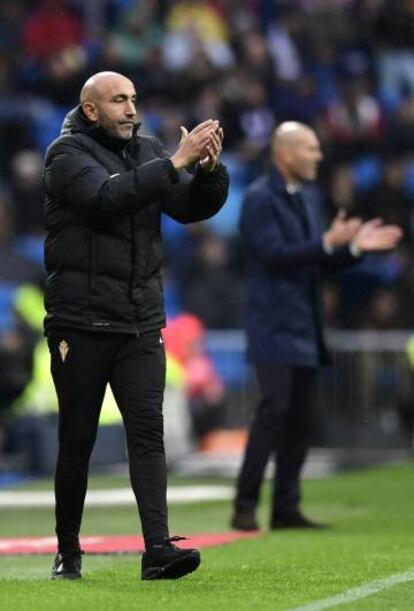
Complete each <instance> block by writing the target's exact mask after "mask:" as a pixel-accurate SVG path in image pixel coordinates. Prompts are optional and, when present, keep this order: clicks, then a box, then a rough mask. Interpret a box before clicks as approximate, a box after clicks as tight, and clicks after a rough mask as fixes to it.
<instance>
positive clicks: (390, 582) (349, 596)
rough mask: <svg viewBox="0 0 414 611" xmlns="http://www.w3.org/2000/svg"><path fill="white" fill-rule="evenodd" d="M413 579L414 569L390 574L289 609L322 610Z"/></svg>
mask: <svg viewBox="0 0 414 611" xmlns="http://www.w3.org/2000/svg"><path fill="white" fill-rule="evenodd" d="M413 580H414V569H410V570H409V571H405V572H404V573H395V575H390V576H389V577H385V578H384V579H378V580H376V581H370V582H368V583H366V584H364V585H363V586H360V587H359V588H352V589H351V590H346V591H345V592H342V593H341V594H337V595H336V596H331V597H330V598H325V599H322V600H315V601H314V602H313V603H309V604H306V605H303V607H295V608H294V609H289V610H288V611H322V609H331V608H332V607H336V606H337V605H344V604H346V603H350V602H353V601H354V600H360V599H361V598H366V597H367V596H371V594H376V593H377V592H380V591H381V590H385V589H386V588H391V587H392V586H396V585H397V584H399V583H406V582H407V581H413Z"/></svg>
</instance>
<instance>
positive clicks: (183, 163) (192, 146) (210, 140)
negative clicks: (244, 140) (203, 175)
mask: <svg viewBox="0 0 414 611" xmlns="http://www.w3.org/2000/svg"><path fill="white" fill-rule="evenodd" d="M180 129H181V140H180V143H179V145H178V149H177V151H176V152H175V153H174V155H172V156H171V157H170V159H171V162H172V164H173V166H174V167H175V169H177V170H181V169H183V168H186V167H188V166H189V165H191V164H192V163H194V162H195V161H200V165H201V167H202V169H203V170H204V171H206V172H212V171H213V170H214V168H215V166H216V163H217V160H218V157H219V155H220V153H221V148H222V147H221V143H222V141H223V130H222V128H221V127H220V126H219V122H218V121H213V120H212V119H209V120H208V121H204V122H203V123H200V124H199V125H196V127H195V128H194V129H193V130H191V132H189V131H188V130H187V128H186V127H184V126H181V128H180Z"/></svg>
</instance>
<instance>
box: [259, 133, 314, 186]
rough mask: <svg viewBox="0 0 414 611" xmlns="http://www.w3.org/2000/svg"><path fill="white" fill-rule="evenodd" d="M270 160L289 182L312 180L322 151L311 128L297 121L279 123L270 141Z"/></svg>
mask: <svg viewBox="0 0 414 611" xmlns="http://www.w3.org/2000/svg"><path fill="white" fill-rule="evenodd" d="M271 154H272V161H273V163H274V164H275V165H276V166H277V168H278V169H279V170H280V172H281V174H282V175H283V176H284V178H285V179H286V180H287V181H288V182H290V181H293V182H301V181H302V180H314V179H315V178H316V175H317V168H318V164H319V162H320V161H321V160H322V151H321V148H320V144H319V140H318V137H317V136H316V134H315V132H314V130H313V129H311V128H310V127H308V126H307V125H305V124H304V123H299V122H297V121H286V122H284V123H281V124H280V125H279V126H278V127H277V128H276V129H275V131H274V133H273V136H272V142H271Z"/></svg>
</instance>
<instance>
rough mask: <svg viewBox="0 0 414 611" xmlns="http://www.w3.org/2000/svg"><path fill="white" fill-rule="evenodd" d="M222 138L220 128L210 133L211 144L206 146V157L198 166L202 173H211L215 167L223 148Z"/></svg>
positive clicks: (222, 134)
mask: <svg viewBox="0 0 414 611" xmlns="http://www.w3.org/2000/svg"><path fill="white" fill-rule="evenodd" d="M223 138H224V133H223V129H222V128H221V127H219V128H218V130H217V131H216V132H213V133H212V135H211V143H210V144H208V145H207V155H206V156H205V157H204V158H203V159H201V160H200V166H201V169H202V170H203V171H204V172H212V171H213V170H214V168H215V167H216V165H217V162H218V158H219V157H220V153H221V151H222V148H223Z"/></svg>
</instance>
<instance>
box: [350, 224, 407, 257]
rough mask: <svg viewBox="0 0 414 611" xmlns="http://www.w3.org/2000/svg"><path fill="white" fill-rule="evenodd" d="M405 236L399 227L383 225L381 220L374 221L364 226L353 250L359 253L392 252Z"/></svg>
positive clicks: (354, 242) (358, 234)
mask: <svg viewBox="0 0 414 611" xmlns="http://www.w3.org/2000/svg"><path fill="white" fill-rule="evenodd" d="M402 235H403V232H402V229H401V227H398V225H383V221H382V219H380V218H376V219H372V220H371V221H367V222H366V223H364V224H363V225H362V227H361V228H360V229H359V231H358V232H357V234H356V236H355V237H354V239H353V240H352V245H353V248H354V249H355V250H356V251H359V252H361V253H362V252H372V251H376V250H391V249H392V248H395V247H396V246H397V244H398V242H399V241H400V240H401V238H402Z"/></svg>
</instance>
